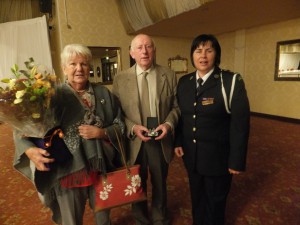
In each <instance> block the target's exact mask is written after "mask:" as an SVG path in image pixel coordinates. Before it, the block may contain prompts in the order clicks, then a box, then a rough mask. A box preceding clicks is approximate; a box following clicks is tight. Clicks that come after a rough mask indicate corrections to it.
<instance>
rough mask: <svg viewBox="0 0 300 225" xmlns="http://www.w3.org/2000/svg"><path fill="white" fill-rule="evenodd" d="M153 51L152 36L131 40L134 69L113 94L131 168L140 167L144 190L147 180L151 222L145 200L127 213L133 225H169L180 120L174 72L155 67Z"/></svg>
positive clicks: (124, 74)
mask: <svg viewBox="0 0 300 225" xmlns="http://www.w3.org/2000/svg"><path fill="white" fill-rule="evenodd" d="M155 51H156V49H155V45H154V42H153V40H152V38H151V37H149V36H148V35H145V34H139V35H137V36H136V37H134V38H133V40H132V42H131V47H130V55H131V57H132V58H133V59H134V60H135V61H136V64H135V65H134V66H132V67H131V68H129V69H127V70H125V71H122V72H120V73H119V74H118V75H117V76H116V77H115V79H114V83H113V93H114V94H115V95H116V96H117V97H118V99H119V101H120V103H121V107H122V110H123V113H124V117H125V123H126V127H127V137H128V139H129V157H130V158H129V159H130V163H131V164H140V165H141V178H142V183H143V187H144V189H145V190H147V178H148V171H149V173H150V176H151V184H152V205H151V206H152V207H151V213H152V218H151V219H152V220H151V219H150V218H149V217H148V208H147V201H143V202H139V203H135V204H133V205H132V213H133V216H134V218H135V221H136V224H137V225H141V224H154V225H166V224H170V221H169V219H168V215H167V190H166V186H167V185H166V180H167V175H168V167H169V163H170V162H171V160H172V158H173V155H174V146H173V136H174V135H173V131H174V128H175V127H176V125H177V121H178V117H179V108H178V105H177V100H176V86H177V81H176V75H175V73H174V72H173V71H171V70H170V69H168V68H166V67H163V66H160V65H157V64H155V63H154V58H155ZM144 78H145V79H146V81H143V79H144ZM144 82H146V86H144V85H145V83H144ZM147 121H148V122H147ZM150 121H152V122H153V121H154V123H152V122H150ZM150 123H152V126H151V124H150ZM150 128H154V129H153V130H151V129H150Z"/></svg>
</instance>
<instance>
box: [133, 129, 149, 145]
mask: <svg viewBox="0 0 300 225" xmlns="http://www.w3.org/2000/svg"><path fill="white" fill-rule="evenodd" d="M148 132H149V130H148V129H147V127H144V126H142V125H135V126H134V127H133V133H134V134H135V135H136V136H137V137H139V138H140V139H141V140H142V141H144V142H147V141H149V140H151V137H146V136H145V133H148Z"/></svg>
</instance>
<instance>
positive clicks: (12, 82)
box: [8, 79, 16, 89]
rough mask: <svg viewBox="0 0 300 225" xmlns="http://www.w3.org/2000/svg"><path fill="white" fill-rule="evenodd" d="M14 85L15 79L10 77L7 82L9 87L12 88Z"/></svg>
mask: <svg viewBox="0 0 300 225" xmlns="http://www.w3.org/2000/svg"><path fill="white" fill-rule="evenodd" d="M15 85H16V79H10V80H9V84H8V86H9V89H13V88H14V86H15Z"/></svg>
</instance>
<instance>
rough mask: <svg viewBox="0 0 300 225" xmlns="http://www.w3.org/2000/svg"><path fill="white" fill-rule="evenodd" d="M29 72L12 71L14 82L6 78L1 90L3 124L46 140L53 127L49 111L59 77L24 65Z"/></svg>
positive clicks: (0, 115)
mask: <svg viewBox="0 0 300 225" xmlns="http://www.w3.org/2000/svg"><path fill="white" fill-rule="evenodd" d="M25 66H26V68H27V70H19V67H18V65H16V64H15V65H13V67H12V68H11V71H12V73H13V74H14V76H15V77H14V78H4V79H2V80H1V82H3V83H5V84H6V87H4V88H3V87H0V121H5V122H7V123H8V124H10V125H12V126H13V127H14V128H15V129H18V130H20V131H21V132H22V133H23V134H24V135H26V136H28V137H39V138H40V137H44V135H45V134H46V132H47V131H48V130H49V129H51V128H53V126H54V124H55V123H54V115H53V112H52V110H51V108H50V101H51V98H52V97H53V96H54V94H55V85H56V80H57V79H56V75H55V74H53V73H51V72H49V71H48V70H47V69H45V67H43V66H38V65H36V64H35V63H34V60H33V58H29V61H26V62H25Z"/></svg>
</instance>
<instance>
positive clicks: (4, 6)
mask: <svg viewBox="0 0 300 225" xmlns="http://www.w3.org/2000/svg"><path fill="white" fill-rule="evenodd" d="M30 18H32V9H31V1H30V0H1V1H0V23H5V22H10V21H16V20H26V19H30Z"/></svg>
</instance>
